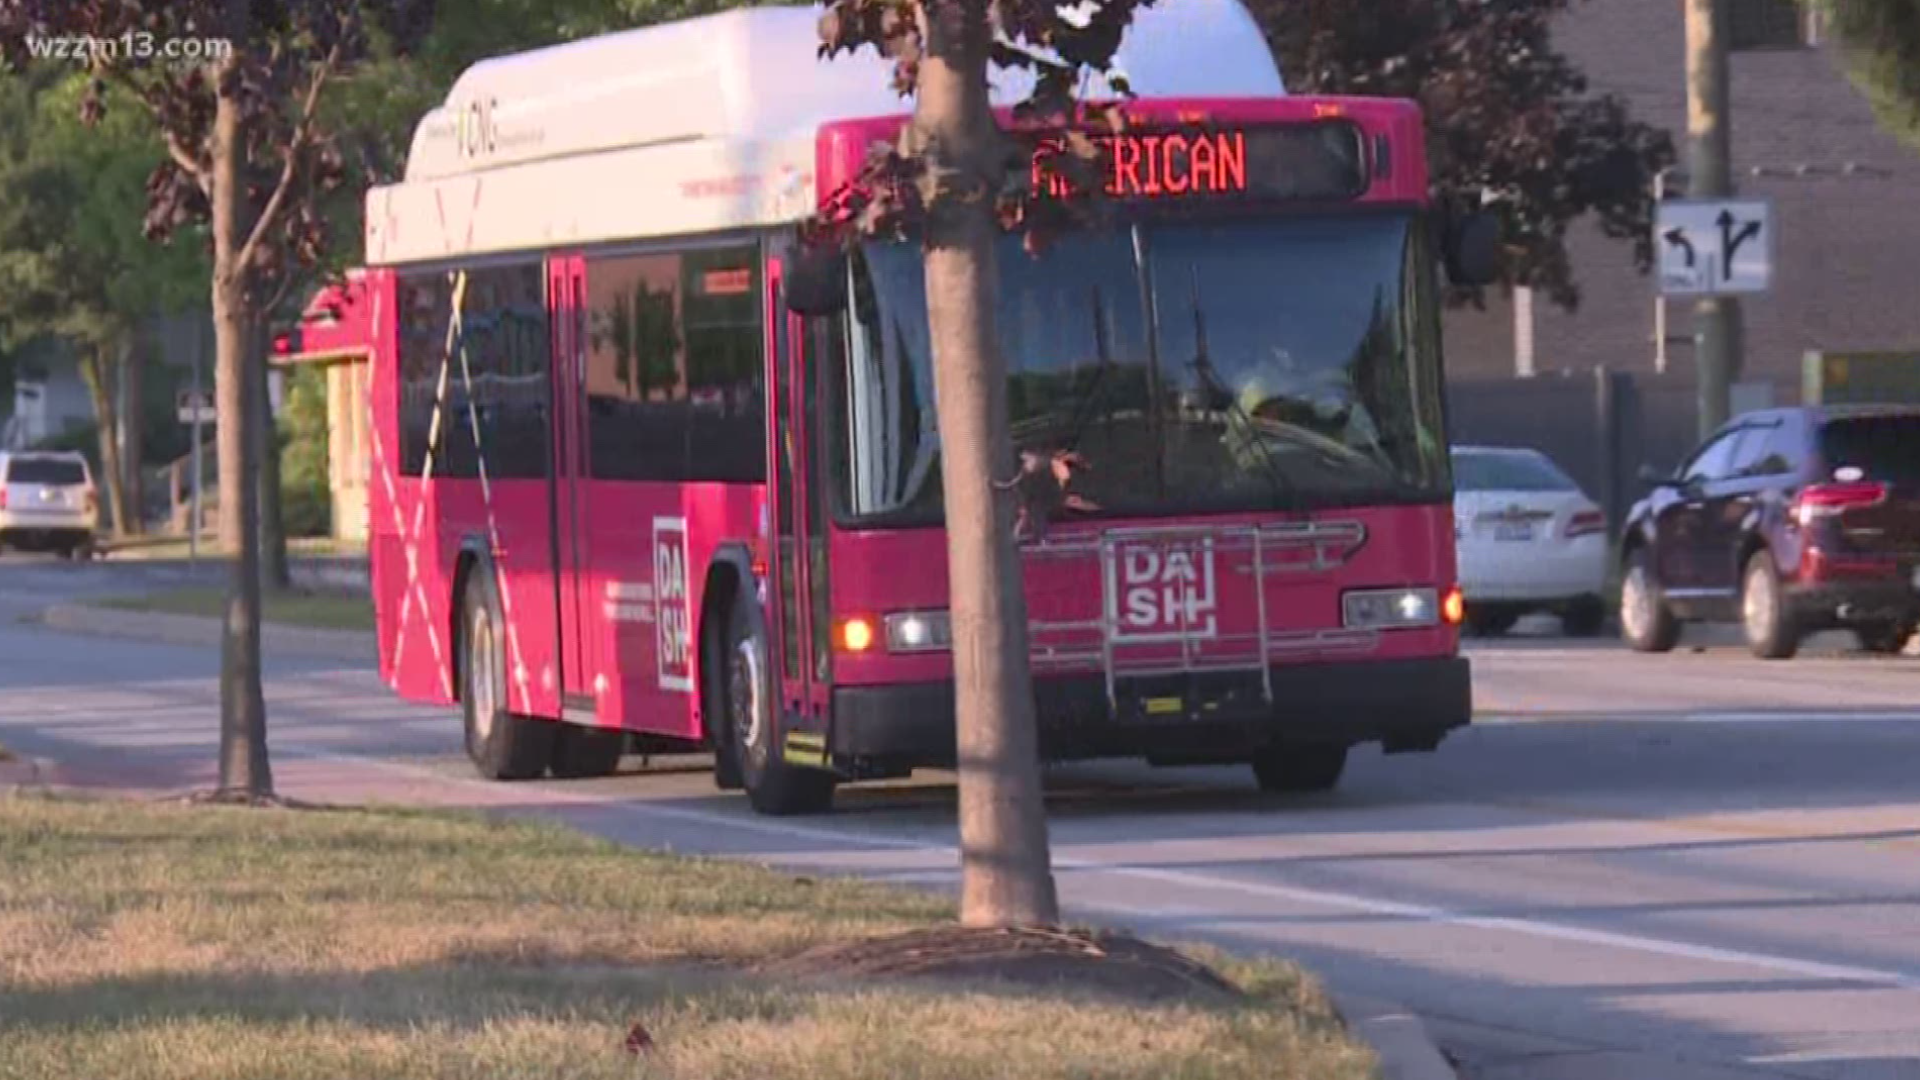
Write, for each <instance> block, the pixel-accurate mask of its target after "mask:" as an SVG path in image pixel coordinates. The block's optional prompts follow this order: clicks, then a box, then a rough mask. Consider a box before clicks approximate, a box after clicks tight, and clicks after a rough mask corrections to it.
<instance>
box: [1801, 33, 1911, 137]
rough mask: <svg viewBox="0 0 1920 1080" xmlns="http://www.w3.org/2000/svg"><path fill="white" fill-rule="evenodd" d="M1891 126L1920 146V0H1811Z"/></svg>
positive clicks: (1858, 78)
mask: <svg viewBox="0 0 1920 1080" xmlns="http://www.w3.org/2000/svg"><path fill="white" fill-rule="evenodd" d="M1809 2H1811V3H1814V4H1816V5H1817V6H1818V7H1819V8H1820V10H1821V11H1822V13H1823V14H1824V15H1825V17H1826V18H1827V20H1828V21H1829V24H1830V25H1831V27H1832V29H1833V33H1834V36H1835V37H1836V38H1837V39H1838V40H1839V41H1840V45H1841V51H1842V52H1843V53H1845V55H1846V58H1847V66H1848V70H1849V72H1850V73H1851V74H1852V76H1853V79H1854V81H1855V83H1857V84H1858V85H1859V87H1860V89H1861V90H1862V91H1864V92H1865V93H1866V95H1867V97H1868V98H1870V99H1871V100H1872V101H1873V104H1874V108H1875V110H1876V111H1877V112H1878V113H1879V114H1880V118H1881V121H1882V122H1883V123H1884V124H1885V125H1886V126H1887V128H1888V130H1890V131H1892V132H1893V133H1894V134H1896V135H1898V136H1900V137H1901V138H1903V139H1905V140H1907V141H1908V142H1910V143H1912V144H1914V146H1915V147H1920V0H1809Z"/></svg>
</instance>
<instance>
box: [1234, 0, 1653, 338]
mask: <svg viewBox="0 0 1920 1080" xmlns="http://www.w3.org/2000/svg"><path fill="white" fill-rule="evenodd" d="M1573 2H1574V0H1513V2H1507V3H1497V4H1490V3H1484V2H1481V0H1437V2H1436V0H1248V3H1249V7H1250V8H1251V10H1252V11H1253V13H1254V17H1255V18H1256V19H1257V20H1258V21H1259V23H1260V26H1261V28H1262V30H1263V32H1264V33H1265V34H1266V35H1267V40H1268V42H1269V43H1270V44H1271V45H1272V46H1273V49H1274V53H1275V55H1276V56H1277V57H1278V59H1279V61H1280V70H1281V72H1282V73H1283V74H1284V75H1285V77H1286V80H1287V85H1288V88H1289V89H1291V90H1293V91H1295V92H1299V93H1309V92H1311V93H1329V94H1359V95H1373V96H1386V97H1402V98H1411V99H1413V100H1415V101H1418V102H1419V103H1420V105H1421V106H1422V108H1423V109H1424V111H1425V114H1426V118H1427V150H1428V155H1429V158H1430V164H1431V169H1432V186H1433V192H1434V195H1435V197H1436V199H1439V200H1444V201H1445V202H1447V203H1450V204H1452V205H1456V206H1476V205H1479V204H1480V203H1481V201H1482V198H1483V193H1485V196H1488V197H1490V198H1491V199H1492V201H1493V206H1495V207H1497V209H1498V210H1499V212H1500V213H1501V216H1502V218H1503V222H1502V235H1503V238H1504V240H1505V243H1506V245H1507V257H1506V259H1505V260H1504V262H1505V269H1506V275H1507V282H1508V284H1510V285H1526V286H1531V287H1533V288H1535V289H1539V290H1540V291H1542V292H1544V293H1545V294H1546V295H1547V296H1548V297H1550V298H1551V299H1552V300H1553V301H1554V302H1555V303H1557V304H1559V305H1561V306H1563V307H1566V308H1573V307H1576V306H1577V305H1578V303H1579V300H1580V291H1579V287H1578V284H1577V283H1576V282H1575V280H1574V274H1573V267H1572V265H1571V262H1570V260H1569V259H1568V256H1567V248H1566V235H1567V229H1568V227H1569V226H1570V225H1571V224H1572V223H1573V222H1574V221H1575V220H1577V219H1579V218H1581V217H1582V216H1584V215H1587V214H1592V215H1593V216H1594V217H1595V218H1596V219H1597V220H1598V222H1599V225H1600V228H1601V230H1602V231H1603V232H1604V233H1605V234H1606V235H1607V236H1609V237H1612V238H1614V239H1617V240H1623V241H1627V242H1629V243H1630V244H1631V245H1632V258H1633V261H1634V265H1635V266H1636V267H1638V268H1639V269H1640V270H1641V271H1643V272H1644V271H1646V270H1647V269H1648V268H1650V267H1651V266H1652V263H1653V258H1654V251H1653V243H1652V235H1653V224H1652V219H1653V198H1652V186H1653V179H1654V176H1655V174H1656V173H1658V172H1659V170H1661V169H1663V168H1666V167H1667V166H1669V165H1671V164H1672V163H1673V161H1674V148H1673V143H1672V140H1671V139H1670V138H1669V137H1668V135H1667V134H1666V133H1665V132H1663V131H1660V130H1658V129H1656V128H1653V127H1650V126H1648V125H1646V124H1643V123H1640V122H1639V121H1636V120H1634V119H1633V117H1632V116H1631V115H1630V114H1629V112H1628V110H1627V106H1626V104H1625V102H1623V101H1622V100H1621V99H1619V98H1618V97H1615V96H1613V95H1605V94H1594V93H1592V92H1591V91H1590V89H1589V87H1588V83H1587V80H1586V77H1585V76H1584V75H1582V74H1581V72H1580V71H1579V70H1578V69H1577V68H1576V67H1575V66H1574V65H1573V63H1572V62H1571V61H1569V60H1568V59H1567V58H1566V57H1565V56H1564V55H1562V54H1561V53H1560V52H1558V51H1556V50H1555V49H1554V47H1553V43H1552V41H1551V39H1550V35H1549V28H1550V26H1549V24H1550V23H1551V21H1552V20H1553V18H1554V16H1556V15H1559V14H1561V13H1562V12H1564V11H1566V10H1567V9H1568V8H1570V7H1571V6H1572V4H1573ZM1456 298H1473V299H1477V296H1476V295H1475V294H1474V293H1472V292H1464V293H1460V294H1457V295H1456Z"/></svg>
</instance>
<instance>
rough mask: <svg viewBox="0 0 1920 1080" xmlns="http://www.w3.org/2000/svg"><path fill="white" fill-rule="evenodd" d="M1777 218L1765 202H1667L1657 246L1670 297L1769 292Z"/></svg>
mask: <svg viewBox="0 0 1920 1080" xmlns="http://www.w3.org/2000/svg"><path fill="white" fill-rule="evenodd" d="M1772 221H1773V214H1772V207H1771V206H1770V205H1769V204H1768V203H1767V202H1766V201H1765V200H1762V199H1666V200H1662V201H1661V202H1660V204H1659V206H1658V217H1657V219H1656V221H1655V223H1654V232H1653V240H1654V246H1655V248H1656V249H1657V251H1658V253H1659V263H1660V266H1659V271H1660V277H1659V281H1660V292H1661V294H1662V295H1664V296H1727V295H1734V294H1740V293H1759V292H1766V291H1767V289H1768V288H1769V287H1770V286H1771V285H1772V282H1773V251H1774V246H1775V244H1774V238H1773V224H1772Z"/></svg>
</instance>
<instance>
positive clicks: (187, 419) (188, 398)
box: [174, 390, 215, 424]
mask: <svg viewBox="0 0 1920 1080" xmlns="http://www.w3.org/2000/svg"><path fill="white" fill-rule="evenodd" d="M195 404H196V403H195V401H194V394H193V391H191V390H182V391H180V392H179V393H178V394H176V395H174V411H175V413H176V415H178V416H179V417H180V422H181V423H183V424H191V423H193V422H194V419H195V417H194V414H195V413H196V412H197V413H199V420H200V422H201V423H203V424H211V423H213V419H214V415H215V413H214V408H213V391H211V390H202V391H201V392H200V400H199V402H198V405H199V408H198V409H196V408H195V407H194V406H195Z"/></svg>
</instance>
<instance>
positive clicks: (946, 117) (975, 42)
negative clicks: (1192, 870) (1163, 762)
mask: <svg viewBox="0 0 1920 1080" xmlns="http://www.w3.org/2000/svg"><path fill="white" fill-rule="evenodd" d="M929 9H930V10H929ZM921 10H922V11H923V12H926V14H925V15H924V16H923V17H925V18H927V19H928V20H929V22H930V25H929V26H928V27H927V30H928V54H927V58H926V60H925V61H924V62H923V63H922V64H921V67H920V84H919V104H918V108H917V109H916V111H915V115H914V123H915V125H916V126H917V127H918V129H919V133H920V135H921V136H922V138H923V140H924V141H925V142H926V144H927V145H929V146H930V147H931V148H932V153H933V154H934V155H935V157H936V161H935V164H936V166H937V167H944V168H949V169H960V170H963V172H962V175H963V176H966V175H974V176H980V177H983V178H984V176H986V175H987V171H988V170H993V169H996V168H997V165H996V158H997V155H996V146H997V143H998V140H999V132H998V130H997V128H996V127H995V124H994V120H993V115H992V113H991V112H990V111H989V107H988V98H987V47H988V43H989V40H990V38H989V35H988V31H987V5H986V2H985V0H951V2H947V3H942V4H938V5H923V6H922V9H921ZM991 207H992V203H991V202H990V201H988V200H967V201H961V200H951V199H950V200H945V201H943V202H941V203H937V204H935V205H934V207H932V213H931V214H930V218H929V221H928V225H927V250H926V280H927V312H928V318H929V321H930V323H931V329H932V339H933V372H934V397H935V399H936V401H937V404H938V410H939V416H938V419H939V425H940V453H941V459H942V467H941V482H942V485H943V489H944V492H945V495H946V518H947V565H948V575H949V577H948V580H949V595H950V601H949V602H950V605H951V612H952V620H953V662H954V698H955V708H956V712H957V716H958V723H959V730H958V750H959V754H958V757H959V761H958V764H959V773H960V852H961V854H960V862H961V866H960V869H961V899H960V921H961V922H962V923H963V924H965V925H967V926H1049V925H1053V924H1055V923H1057V922H1058V921H1059V904H1058V901H1057V899H1056V897H1055V893H1054V884H1053V872H1052V865H1051V861H1050V858H1049V856H1048V852H1047V822H1046V804H1045V802H1044V801H1043V800H1042V798H1041V789H1040V761H1039V747H1038V735H1037V732H1036V730H1035V720H1034V704H1033V680H1032V676H1031V673H1030V671H1029V662H1028V655H1027V604H1026V592H1025V587H1024V583H1023V581H1022V578H1021V570H1020V565H1021V560H1020V552H1019V548H1018V546H1017V544H1016V543H1015V541H1014V536H1013V519H1014V507H1013V501H1012V494H1011V492H1008V491H1006V490H1004V489H1001V488H998V487H996V485H995V481H996V480H998V479H1000V478H1002V477H1007V476H1011V475H1012V474H1013V469H1014V457H1013V453H1012V450H1013V440H1012V438H1011V436H1010V434H1009V432H1008V423H1007V376H1006V361H1005V359H1004V358H1003V357H1002V356H1001V355H1000V343H999V336H998V332H997V330H996V327H995V318H994V297H995V294H996V292H997V284H998V273H997V271H996V268H995V265H994V239H995V231H996V224H995V222H994V220H993V218H992V216H991Z"/></svg>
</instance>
